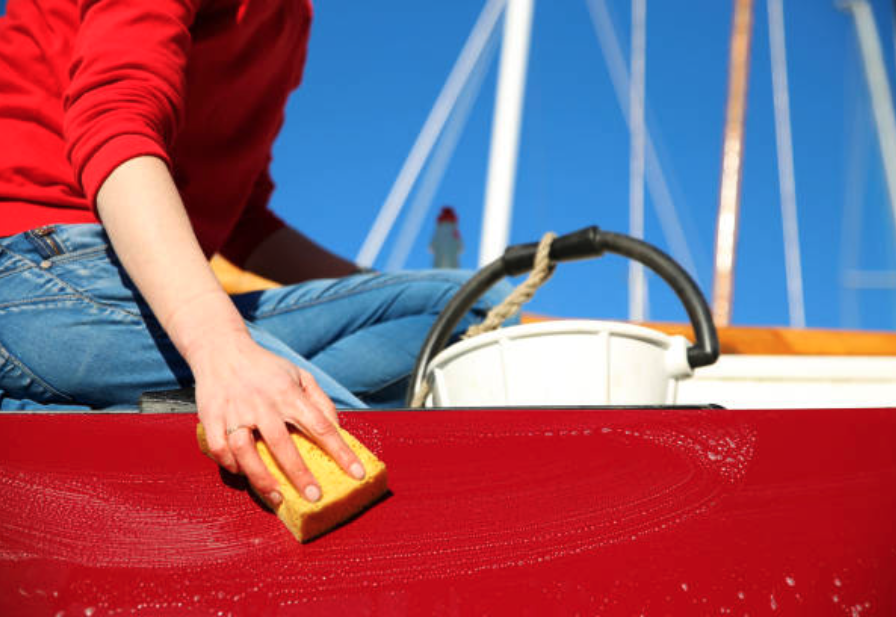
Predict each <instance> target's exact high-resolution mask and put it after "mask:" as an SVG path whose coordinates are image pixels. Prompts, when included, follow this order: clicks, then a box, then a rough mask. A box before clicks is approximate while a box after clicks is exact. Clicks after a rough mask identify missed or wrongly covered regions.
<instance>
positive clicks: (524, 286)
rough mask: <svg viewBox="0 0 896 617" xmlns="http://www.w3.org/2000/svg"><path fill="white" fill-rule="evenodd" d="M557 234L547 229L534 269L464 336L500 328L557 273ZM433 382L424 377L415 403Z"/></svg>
mask: <svg viewBox="0 0 896 617" xmlns="http://www.w3.org/2000/svg"><path fill="white" fill-rule="evenodd" d="M556 237H557V234H555V233H554V232H553V231H549V232H547V233H546V234H545V235H544V236H542V238H541V240H540V241H539V242H538V249H537V250H536V251H535V260H534V262H533V265H532V271H531V272H529V276H527V277H526V280H525V281H523V282H522V283H520V284H519V285H517V286H516V288H515V289H514V290H513V291H512V292H510V295H508V296H507V297H506V298H504V301H503V302H501V304H499V305H497V306H495V307H493V308H492V309H491V310H490V311H489V312H488V314H487V315H486V316H485V319H483V320H482V323H478V324H473V325H472V326H470V327H469V328H468V329H467V331H466V332H464V334H463V335H461V338H462V339H468V338H473V337H474V336H477V335H479V334H485V333H486V332H491V331H492V330H497V329H498V328H499V327H501V324H503V323H504V322H505V321H507V320H508V319H510V318H511V317H513V316H514V315H516V314H517V313H518V312H519V310H520V308H522V306H523V305H524V304H525V303H526V302H528V301H529V300H531V299H532V296H534V295H535V292H536V291H538V288H539V287H541V286H542V285H544V284H545V283H546V282H547V280H548V279H549V278H551V275H552V274H554V269H555V264H554V263H553V262H552V261H551V259H550V252H551V243H552V242H553V241H554V238H556ZM429 391H430V384H429V382H428V381H423V382H422V383H421V384H420V388H419V389H418V390H417V392H416V393H415V394H414V400H413V401H412V402H411V406H412V407H421V406H422V405H423V403H424V401H426V397H427V396H428V395H429Z"/></svg>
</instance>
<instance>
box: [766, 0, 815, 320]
mask: <svg viewBox="0 0 896 617" xmlns="http://www.w3.org/2000/svg"><path fill="white" fill-rule="evenodd" d="M767 4H768V30H769V37H768V41H769V48H770V50H771V64H772V90H773V92H774V95H773V100H774V109H775V141H776V145H777V151H778V184H779V189H780V191H781V221H782V225H783V232H784V267H785V273H786V277H787V306H788V309H789V312H790V325H791V326H792V327H795V328H805V327H806V310H805V305H804V302H803V273H802V266H801V263H800V235H799V222H798V219H797V209H796V180H795V178H794V169H793V137H792V135H791V130H790V100H789V94H788V84H787V47H786V44H785V38H784V7H783V0H768V3H767Z"/></svg>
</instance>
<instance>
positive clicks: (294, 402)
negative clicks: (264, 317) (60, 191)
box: [97, 157, 364, 506]
mask: <svg viewBox="0 0 896 617" xmlns="http://www.w3.org/2000/svg"><path fill="white" fill-rule="evenodd" d="M97 208H98V210H99V214H100V217H101V218H102V221H103V226H104V227H105V229H106V232H107V233H108V235H109V238H110V239H111V241H112V245H113V248H114V249H115V252H116V254H117V255H118V257H119V259H120V260H121V262H122V264H123V265H124V267H125V269H126V270H127V272H128V274H129V275H130V276H131V278H132V279H133V280H134V283H135V284H136V285H137V287H138V288H139V289H140V291H141V293H142V294H143V296H144V297H145V298H146V300H147V302H149V305H150V307H151V308H152V310H153V313H154V314H155V316H156V318H157V319H158V320H159V322H160V323H161V325H162V327H163V328H164V329H165V331H166V332H167V333H168V335H169V336H170V337H171V340H172V341H173V342H174V344H175V346H176V347H177V349H178V351H179V352H180V353H181V355H182V356H183V357H184V359H185V360H186V361H187V363H188V364H189V365H190V368H191V369H192V371H193V375H194V377H195V379H196V399H197V405H198V409H199V418H200V420H201V421H202V424H203V426H204V428H205V431H206V434H207V436H208V441H209V448H210V450H211V452H212V454H213V455H214V456H215V457H216V460H217V461H218V462H219V463H220V464H221V465H222V466H224V467H226V468H228V469H230V470H231V471H233V472H237V471H243V472H244V473H245V474H246V475H247V476H248V478H249V481H250V482H251V483H252V485H253V486H254V487H255V488H256V490H258V491H259V493H260V494H262V495H266V496H267V497H268V501H269V503H271V504H272V505H274V506H276V505H278V504H279V502H280V500H281V496H280V493H279V492H278V490H279V489H278V484H277V481H276V480H275V479H274V477H273V476H272V475H271V474H270V473H268V471H267V470H266V468H265V467H264V464H263V463H262V462H261V459H260V458H259V457H258V453H257V452H256V450H255V445H254V442H253V439H252V434H251V431H249V430H237V431H235V432H233V433H232V434H231V435H229V436H227V435H225V430H226V428H227V427H236V426H254V427H257V428H258V430H259V431H260V432H261V435H262V437H263V438H264V439H265V441H266V443H267V444H268V445H269V446H270V447H271V450H272V452H273V453H274V456H275V457H276V458H277V461H278V463H279V464H280V465H281V467H282V468H283V469H284V470H285V471H286V474H287V476H288V477H289V479H290V481H291V482H292V483H293V484H294V485H295V486H296V487H297V488H298V489H299V491H300V492H301V493H302V494H303V495H305V496H306V498H308V499H310V500H311V501H316V498H317V497H319V495H320V487H319V486H318V485H317V482H316V480H315V479H314V477H313V476H312V475H311V473H310V472H309V471H308V469H307V467H305V465H304V463H303V462H302V460H301V457H300V456H299V453H298V451H297V450H296V449H295V447H294V446H293V444H292V442H291V440H290V439H289V437H288V432H287V430H286V426H285V424H284V422H285V421H294V422H296V423H297V424H298V425H299V426H301V427H302V428H303V429H304V431H305V432H306V433H308V435H310V436H311V437H312V438H313V439H315V440H316V441H317V442H318V443H319V444H320V445H321V446H322V447H323V448H324V449H325V450H327V451H328V452H329V453H330V454H331V456H333V458H334V459H335V460H336V461H337V462H338V463H339V464H340V466H342V468H343V469H345V470H346V471H347V472H349V473H351V474H352V475H353V476H355V477H359V476H360V477H363V473H364V472H363V468H362V467H361V466H360V465H361V464H360V461H358V459H357V457H356V456H355V455H354V454H353V453H352V451H351V449H349V448H348V446H347V445H346V444H345V443H344V442H343V440H342V438H341V437H340V436H339V433H338V431H336V429H335V426H334V423H335V422H336V411H335V408H334V407H333V403H332V402H331V401H330V400H329V398H328V397H327V396H326V395H325V394H324V393H323V391H322V390H321V389H320V388H319V387H318V385H317V383H316V382H315V381H314V379H313V377H312V376H311V375H310V374H308V373H307V372H306V371H303V370H301V369H299V368H298V367H296V366H295V365H293V364H292V363H290V362H288V361H286V360H284V359H283V358H280V357H279V356H277V355H275V354H272V353H270V352H268V351H267V350H265V349H263V348H261V347H259V346H258V345H257V344H256V343H255V342H254V341H253V340H252V338H251V337H250V336H249V332H248V330H247V329H246V326H245V324H244V323H243V320H242V318H241V316H240V315H239V313H238V312H237V310H236V308H235V307H234V306H233V304H232V303H231V301H230V299H229V298H228V297H227V295H226V294H225V293H224V291H223V290H222V289H221V287H220V285H219V284H218V282H217V280H216V279H215V277H214V274H213V273H212V271H211V269H210V267H209V265H208V262H207V261H206V259H205V256H204V255H203V253H202V251H201V249H200V247H199V244H198V242H197V240H196V236H195V234H194V233H193V230H192V228H191V226H190V221H189V219H188V218H187V215H186V212H185V210H184V207H183V203H182V202H181V199H180V195H179V194H178V192H177V189H176V187H175V185H174V182H173V180H172V178H171V175H170V173H169V171H168V168H167V167H166V165H165V163H164V162H162V161H161V160H160V159H158V158H155V157H137V158H134V159H131V160H129V161H127V162H126V163H123V164H122V165H120V166H119V167H118V168H116V169H115V171H113V172H112V174H111V175H110V176H109V177H108V179H107V180H106V181H105V182H104V184H103V185H102V187H101V188H100V191H99V193H98V196H97Z"/></svg>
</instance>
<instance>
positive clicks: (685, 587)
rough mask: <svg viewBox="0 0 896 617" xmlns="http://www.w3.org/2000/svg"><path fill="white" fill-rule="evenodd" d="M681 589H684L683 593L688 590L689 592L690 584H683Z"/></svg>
mask: <svg viewBox="0 0 896 617" xmlns="http://www.w3.org/2000/svg"><path fill="white" fill-rule="evenodd" d="M681 589H682V591H687V590H688V584H687V583H682V584H681Z"/></svg>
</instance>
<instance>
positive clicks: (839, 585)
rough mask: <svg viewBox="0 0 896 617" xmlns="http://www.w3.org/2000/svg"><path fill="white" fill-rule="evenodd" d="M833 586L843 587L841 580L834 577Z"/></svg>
mask: <svg viewBox="0 0 896 617" xmlns="http://www.w3.org/2000/svg"><path fill="white" fill-rule="evenodd" d="M834 586H835V587H843V581H841V580H840V579H839V578H837V577H834Z"/></svg>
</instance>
